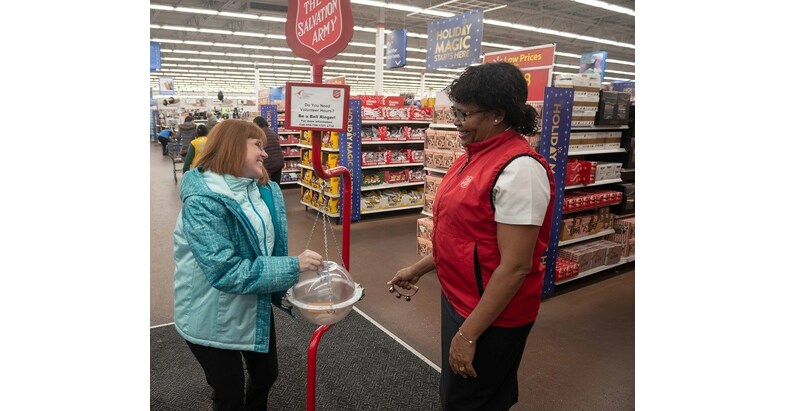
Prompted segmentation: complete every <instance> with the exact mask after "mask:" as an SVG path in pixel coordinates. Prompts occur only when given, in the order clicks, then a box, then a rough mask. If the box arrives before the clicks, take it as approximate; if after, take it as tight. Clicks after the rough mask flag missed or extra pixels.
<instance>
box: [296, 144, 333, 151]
mask: <svg viewBox="0 0 785 411" xmlns="http://www.w3.org/2000/svg"><path fill="white" fill-rule="evenodd" d="M297 147H302V148H307V149H309V150H313V147H311V146H309V145H306V144H297ZM322 151H325V152H328V153H338V152H339V151H338V149H337V148H329V147H322Z"/></svg>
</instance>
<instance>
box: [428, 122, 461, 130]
mask: <svg viewBox="0 0 785 411" xmlns="http://www.w3.org/2000/svg"><path fill="white" fill-rule="evenodd" d="M431 128H448V129H451V130H456V129H457V128H458V127H456V126H455V124H453V123H431Z"/></svg>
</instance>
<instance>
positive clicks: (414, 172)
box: [406, 167, 426, 183]
mask: <svg viewBox="0 0 785 411" xmlns="http://www.w3.org/2000/svg"><path fill="white" fill-rule="evenodd" d="M425 176H426V174H425V170H423V168H422V167H415V168H409V169H406V179H407V180H408V181H409V182H410V183H417V182H420V181H425Z"/></svg>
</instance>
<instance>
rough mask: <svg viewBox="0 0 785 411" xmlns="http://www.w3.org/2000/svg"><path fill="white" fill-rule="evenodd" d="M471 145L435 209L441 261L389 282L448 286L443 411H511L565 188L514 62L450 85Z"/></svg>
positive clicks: (433, 259)
mask: <svg viewBox="0 0 785 411" xmlns="http://www.w3.org/2000/svg"><path fill="white" fill-rule="evenodd" d="M447 94H448V96H449V97H450V100H451V101H452V102H453V107H452V113H453V115H454V116H455V119H454V121H453V123H454V124H455V126H456V127H457V129H458V137H459V138H460V140H461V143H462V144H463V146H464V153H463V154H462V155H461V156H460V157H459V158H458V159H456V160H455V162H454V163H453V166H452V167H451V168H450V170H449V171H448V172H447V174H446V175H445V176H444V179H443V180H442V183H441V185H440V186H439V189H438V191H437V192H436V200H435V201H434V205H433V234H432V241H433V254H432V255H429V256H426V257H424V258H422V259H421V260H420V261H418V262H417V263H415V264H414V265H411V266H409V267H406V268H403V269H401V270H399V271H398V272H397V273H396V274H395V276H394V277H393V278H392V280H390V281H389V282H388V284H394V285H396V286H399V287H402V288H404V289H411V286H412V285H414V284H416V283H417V281H418V280H419V279H420V277H421V276H423V275H425V274H428V273H430V272H431V271H433V270H436V273H437V276H438V278H439V282H440V283H441V286H442V303H441V306H442V309H441V311H442V315H441V338H442V374H441V375H442V376H441V383H440V396H441V402H442V409H443V410H507V409H509V408H510V407H511V406H512V405H513V404H515V403H516V402H518V379H517V374H518V366H519V364H520V362H521V358H522V356H523V349H524V346H525V344H526V339H527V337H528V335H529V331H531V328H532V326H533V325H534V320H535V319H536V318H537V313H538V311H539V307H540V300H541V292H542V291H541V289H542V282H543V275H544V271H545V267H544V266H543V264H542V263H541V258H542V256H543V254H544V253H545V249H546V248H547V246H548V237H549V235H550V225H551V216H552V210H553V199H554V194H555V191H556V190H555V187H554V182H553V175H552V173H551V171H550V167H549V166H548V164H547V162H546V161H545V159H544V158H543V157H542V156H541V155H539V154H538V153H537V152H536V151H535V150H533V149H532V148H531V146H530V145H529V143H528V142H527V140H526V138H525V137H524V136H525V135H531V134H533V133H534V132H535V131H536V129H537V112H536V110H535V109H534V108H533V107H532V106H530V105H528V104H526V98H527V94H528V87H527V85H526V80H524V78H523V75H522V73H521V71H520V70H519V69H518V68H517V67H516V66H514V65H512V64H510V63H504V62H498V63H489V64H483V65H479V66H473V67H469V68H467V69H466V70H465V71H464V72H463V73H462V74H461V75H460V76H459V77H458V78H457V79H456V80H454V81H453V82H452V84H451V85H450V86H449V87H448V88H447Z"/></svg>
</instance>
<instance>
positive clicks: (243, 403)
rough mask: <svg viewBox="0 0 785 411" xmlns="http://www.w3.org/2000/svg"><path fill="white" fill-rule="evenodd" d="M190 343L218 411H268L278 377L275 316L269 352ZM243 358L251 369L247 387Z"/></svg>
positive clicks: (215, 409) (271, 320)
mask: <svg viewBox="0 0 785 411" xmlns="http://www.w3.org/2000/svg"><path fill="white" fill-rule="evenodd" d="M186 343H188V348H190V349H191V352H192V353H193V354H194V356H195V357H196V360H197V361H199V364H200V365H201V366H202V369H203V370H204V375H205V378H206V379H207V383H208V384H210V387H212V388H213V396H212V399H213V410H214V411H246V410H247V411H251V410H253V411H265V410H267V397H268V394H269V393H270V388H271V387H272V386H273V383H274V382H275V380H276V379H277V378H278V352H277V350H276V348H275V325H274V324H273V317H272V316H270V347H269V350H268V351H269V352H267V353H259V352H253V351H235V350H222V349H219V348H212V347H206V346H203V345H198V344H193V343H191V342H189V341H186ZM243 359H245V366H246V368H247V370H248V377H249V378H248V384H245V370H244V368H243ZM243 390H245V392H243Z"/></svg>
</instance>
